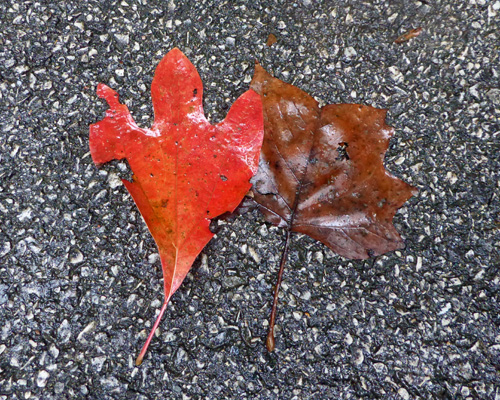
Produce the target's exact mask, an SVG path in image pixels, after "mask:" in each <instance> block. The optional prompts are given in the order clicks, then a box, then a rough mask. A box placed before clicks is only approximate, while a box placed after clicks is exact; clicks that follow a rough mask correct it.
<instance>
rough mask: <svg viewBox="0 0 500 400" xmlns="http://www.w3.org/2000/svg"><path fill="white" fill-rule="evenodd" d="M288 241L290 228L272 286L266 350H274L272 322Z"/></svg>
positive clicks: (273, 320)
mask: <svg viewBox="0 0 500 400" xmlns="http://www.w3.org/2000/svg"><path fill="white" fill-rule="evenodd" d="M289 242H290V229H289V228H288V229H287V231H286V238H285V247H284V248H283V253H282V254H281V261H280V270H279V272H278V280H277V281H276V286H275V287H274V300H273V307H272V309H271V316H270V317H269V331H268V332H267V339H266V347H267V350H268V351H270V352H271V351H274V347H275V341H274V324H275V322H276V309H277V307H278V295H279V291H280V286H281V281H282V280H283V271H284V269H285V264H286V259H287V256H288V244H289Z"/></svg>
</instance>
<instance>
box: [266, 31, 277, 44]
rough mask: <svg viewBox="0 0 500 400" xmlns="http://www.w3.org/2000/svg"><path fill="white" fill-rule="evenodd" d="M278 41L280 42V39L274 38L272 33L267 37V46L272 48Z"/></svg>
mask: <svg viewBox="0 0 500 400" xmlns="http://www.w3.org/2000/svg"><path fill="white" fill-rule="evenodd" d="M277 41H278V39H277V38H276V36H274V35H273V34H272V33H270V34H269V36H268V37H267V42H266V45H267V46H268V47H271V46H272V45H273V44H274V43H276V42H277Z"/></svg>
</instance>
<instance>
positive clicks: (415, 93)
mask: <svg viewBox="0 0 500 400" xmlns="http://www.w3.org/2000/svg"><path fill="white" fill-rule="evenodd" d="M499 25H500V1H498V0H492V1H488V0H468V1H465V0H464V1H455V0H449V1H440V0H436V1H425V2H424V1H410V0H397V1H396V0H394V1H390V2H389V1H387V2H386V1H380V0H375V1H356V0H351V1H340V0H325V1H315V0H303V1H297V2H292V1H284V0H281V1H279V0H276V1H270V0H268V1H252V2H244V1H232V2H230V1H216V0H211V1H210V0H200V1H186V2H182V1H175V0H170V1H153V0H140V1H133V0H127V1H125V0H124V1H95V0H93V1H92V0H91V1H86V2H79V1H75V0H72V1H69V0H68V1H60V2H49V1H9V0H3V1H1V2H0V131H1V135H0V149H1V150H0V264H1V265H0V321H1V322H0V399H2V400H3V399H68V398H87V399H241V400H243V399H495V400H499V399H500V328H499V325H500V298H499V290H500V272H499V268H500V254H499V244H500V235H499V226H500V199H499V188H500V178H499V164H500V145H499V136H500V132H499V116H500V81H499V74H500V63H499V43H500V37H499V36H500V35H499ZM418 26H422V27H423V29H424V32H423V33H422V34H421V35H420V36H419V37H418V38H415V39H412V40H411V41H410V42H408V43H406V44H402V45H396V44H394V43H393V40H394V39H395V38H396V37H398V36H399V35H400V34H402V33H404V32H406V31H407V30H409V29H411V28H415V27H418ZM270 33H274V34H275V35H276V36H277V38H278V42H277V43H276V44H275V45H274V46H272V47H270V48H268V47H267V46H266V45H265V42H266V39H267V36H268V34H270ZM174 46H177V47H179V48H180V49H181V50H183V51H184V53H185V54H186V55H187V56H188V57H189V58H190V59H191V61H192V62H193V63H194V64H195V65H196V67H197V68H198V70H199V72H200V74H201V76H202V79H203V81H204V85H205V94H206V96H205V107H206V111H207V113H208V115H209V116H210V118H211V120H212V121H219V120H221V119H222V118H223V117H224V115H225V113H226V112H227V110H228V108H229V106H230V105H231V104H232V102H233V101H234V100H235V99H236V98H237V96H239V95H240V94H241V93H242V92H244V91H245V90H246V89H247V88H248V84H249V82H250V79H251V76H252V73H253V62H254V59H258V60H259V61H260V62H261V63H262V65H263V66H264V67H265V68H267V69H268V70H270V71H272V72H273V73H274V74H275V75H276V76H277V77H279V78H280V79H283V80H285V81H287V82H291V83H293V84H295V85H297V86H299V87H300V88H302V89H304V90H306V91H307V92H309V93H311V94H312V95H314V96H315V97H316V98H317V99H318V100H320V101H322V102H323V103H325V104H326V103H339V102H357V103H358V102H359V103H363V104H370V105H374V106H377V107H382V108H387V109H389V117H388V120H389V123H390V124H391V125H393V126H394V127H395V128H396V135H395V137H394V138H393V140H392V141H391V146H390V149H389V152H388V155H387V158H386V165H387V168H388V169H389V170H390V171H391V172H393V173H394V174H395V175H397V176H399V177H401V178H402V179H404V180H406V181H407V182H409V183H411V184H412V185H414V186H416V187H418V189H419V194H418V195H417V196H416V197H414V198H413V199H411V200H410V201H409V202H408V204H407V205H406V206H405V207H403V208H402V209H401V210H400V211H399V212H398V214H397V215H396V218H395V224H396V226H397V228H398V229H399V231H400V232H401V233H402V235H403V236H404V237H405V238H406V248H405V249H404V250H401V251H397V252H393V253H390V254H387V255H384V256H382V257H377V258H376V259H372V260H368V261H351V260H347V259H343V258H341V257H339V256H337V255H335V254H334V253H333V252H332V251H330V250H329V249H327V248H326V247H325V246H323V245H321V244H320V243H317V242H315V241H313V240H311V239H310V238H308V237H305V236H301V235H294V236H293V240H292V243H291V254H290V260H289V263H288V268H287V270H286V272H285V278H284V284H283V290H282V297H281V300H280V308H279V314H278V319H277V324H278V326H277V340H278V342H277V349H276V351H275V353H274V354H268V353H267V352H266V350H265V347H264V344H263V339H264V338H265V335H266V328H267V318H268V314H269V311H270V302H271V290H272V285H273V282H274V281H275V277H276V264H277V261H278V259H279V253H280V247H281V246H282V241H283V237H284V233H283V231H282V230H280V229H278V228H275V227H272V226H270V225H268V224H267V223H265V222H264V220H263V219H262V217H260V216H259V215H258V214H257V213H253V214H249V215H245V216H242V217H238V219H237V220H236V221H234V222H233V223H221V224H219V230H218V233H217V235H216V237H215V238H214V239H213V240H212V241H211V243H210V244H209V245H208V246H207V247H206V249H205V250H204V251H203V253H202V255H201V256H200V257H199V259H198V260H197V262H196V263H195V265H194V267H193V269H192V272H191V273H190V274H189V276H188V278H187V279H186V281H185V282H184V284H183V285H182V287H181V288H180V289H179V290H178V292H177V293H176V294H175V295H174V297H173V299H172V302H171V304H170V305H169V307H168V310H167V313H166V317H165V318H164V320H163V322H162V324H161V329H160V330H159V331H158V336H157V337H156V338H155V339H154V341H153V342H152V345H151V347H150V352H149V353H148V356H147V357H146V360H145V362H144V364H143V365H142V366H141V367H140V368H136V367H134V359H135V357H136V355H137V353H138V351H139V350H140V347H141V346H142V344H143V342H144V340H145V337H146V334H147V333H148V332H149V329H150V327H151V325H152V323H153V321H154V318H155V315H156V313H157V312H158V310H159V306H160V305H161V301H162V298H163V297H162V281H161V269H160V262H159V259H158V256H157V252H156V249H155V246H154V242H153V239H152V238H151V237H150V235H149V233H148V231H147V228H146V226H145V224H144V222H143V220H142V218H141V216H140V214H139V212H138V211H137V209H136V208H135V206H134V204H133V201H132V199H131V198H130V196H129V195H128V194H127V192H126V190H125V188H124V187H123V186H122V185H121V182H120V181H119V180H118V176H123V175H124V174H125V175H126V174H127V166H126V165H125V164H124V163H123V162H122V163H120V162H114V163H112V164H111V165H108V166H105V167H104V168H103V169H101V170H98V169H97V168H96V167H95V166H94V165H93V164H92V161H91V157H90V155H89V149H88V125H89V124H91V123H93V122H96V121H98V120H100V119H101V118H102V117H103V115H104V111H105V110H106V108H107V107H106V105H105V104H104V102H103V101H101V100H100V99H98V98H97V96H96V95H95V88H96V85H97V84H98V83H99V82H103V83H106V84H108V85H110V86H111V87H113V88H115V89H116V90H118V92H119V93H120V95H121V99H122V100H123V101H124V102H125V103H126V104H127V105H128V106H129V107H130V110H131V112H132V114H133V116H134V117H135V118H136V121H137V122H138V123H139V124H140V125H143V126H148V125H149V124H151V122H152V107H151V98H150V93H149V88H150V83H151V80H152V77H153V73H154V69H155V67H156V65H157V63H158V62H159V60H160V59H161V57H162V56H163V55H164V54H166V53H167V52H168V51H169V50H170V49H171V48H173V47H174Z"/></svg>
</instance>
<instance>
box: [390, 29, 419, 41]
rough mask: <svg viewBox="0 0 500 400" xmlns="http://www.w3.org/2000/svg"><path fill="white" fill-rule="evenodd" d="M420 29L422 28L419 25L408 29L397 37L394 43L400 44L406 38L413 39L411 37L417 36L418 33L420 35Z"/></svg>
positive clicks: (406, 39)
mask: <svg viewBox="0 0 500 400" xmlns="http://www.w3.org/2000/svg"><path fill="white" fill-rule="evenodd" d="M422 31H423V29H422V28H421V27H420V28H415V29H410V30H409V31H408V32H406V33H405V34H403V35H401V36H400V37H398V38H397V39H396V40H395V41H394V43H397V44H401V43H404V42H407V41H408V40H410V39H413V38H415V37H417V36H418V35H420V34H421V33H422Z"/></svg>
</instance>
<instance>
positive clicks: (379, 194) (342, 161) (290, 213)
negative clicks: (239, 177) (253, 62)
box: [250, 65, 414, 259]
mask: <svg viewBox="0 0 500 400" xmlns="http://www.w3.org/2000/svg"><path fill="white" fill-rule="evenodd" d="M250 87H251V88H252V89H254V90H255V91H256V92H257V93H259V94H260V95H261V98H262V103H263V108H264V132H265V133H264V144H263V146H262V151H261V158H260V162H259V171H258V172H257V174H256V175H255V176H254V177H253V178H252V182H253V183H254V186H253V192H254V200H255V201H256V202H258V203H259V204H260V205H261V210H262V211H263V212H264V214H265V216H266V218H267V219H268V221H270V222H272V223H274V224H276V225H278V226H282V227H289V229H290V230H291V231H295V232H301V233H305V234H307V235H309V236H311V237H313V238H315V239H317V240H320V241H321V242H323V243H324V244H326V245H327V246H328V247H330V248H331V249H332V250H334V251H335V252H336V253H338V254H340V255H342V256H344V257H347V258H354V259H364V258H368V257H370V256H375V255H379V254H383V253H386V252H388V251H391V250H395V249H399V248H401V247H403V241H402V239H401V237H400V236H399V234H398V232H397V231H396V229H395V228H394V226H393V224H392V218H393V216H394V214H395V213H396V210H397V209H398V208H399V207H401V206H402V205H403V204H404V202H405V201H406V200H408V199H409V198H410V197H411V196H412V194H413V193H414V188H412V187H411V186H410V185H408V184H407V183H405V182H403V181H401V180H400V179H398V178H396V177H394V176H392V175H391V174H390V173H388V172H387V171H386V170H385V168H384V164H383V159H384V155H385V152H386V150H387V147H388V145H389V139H390V137H391V136H392V135H393V133H394V129H393V128H391V127H389V126H387V125H386V124H385V122H384V121H385V116H386V111H385V110H381V109H377V108H374V107H370V106H363V105H359V104H330V105H327V106H325V107H323V108H320V107H319V105H318V103H317V101H316V100H314V99H313V98H312V97H311V96H309V95H308V94H307V93H305V92H303V91H302V90H300V89H298V88H297V87H295V86H292V85H289V84H287V83H284V82H282V81H280V80H279V79H276V78H274V77H272V76H271V75H269V74H268V73H267V72H266V71H265V70H264V69H263V68H262V67H261V66H260V65H257V66H256V69H255V75H254V78H253V80H252V83H251V85H250Z"/></svg>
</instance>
